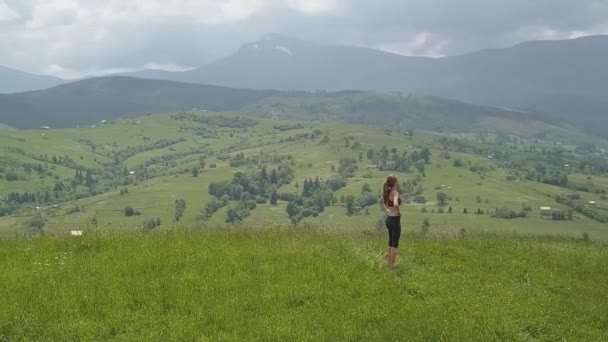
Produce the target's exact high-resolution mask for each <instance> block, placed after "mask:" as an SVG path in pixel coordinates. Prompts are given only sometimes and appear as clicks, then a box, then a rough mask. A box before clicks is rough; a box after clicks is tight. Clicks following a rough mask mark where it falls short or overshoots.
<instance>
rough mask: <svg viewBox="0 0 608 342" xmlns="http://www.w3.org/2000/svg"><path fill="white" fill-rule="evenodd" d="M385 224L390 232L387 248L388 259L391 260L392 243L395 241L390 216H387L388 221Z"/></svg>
mask: <svg viewBox="0 0 608 342" xmlns="http://www.w3.org/2000/svg"><path fill="white" fill-rule="evenodd" d="M384 224H385V225H386V230H387V232H388V248H387V249H386V261H387V262H389V260H390V259H391V251H392V249H391V245H392V243H393V234H392V233H391V225H390V217H389V216H387V217H386V221H384Z"/></svg>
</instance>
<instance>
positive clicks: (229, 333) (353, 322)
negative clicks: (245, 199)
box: [0, 226, 608, 341]
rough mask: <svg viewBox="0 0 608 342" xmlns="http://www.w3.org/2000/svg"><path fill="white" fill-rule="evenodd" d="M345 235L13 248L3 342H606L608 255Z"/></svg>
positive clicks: (219, 234)
mask: <svg viewBox="0 0 608 342" xmlns="http://www.w3.org/2000/svg"><path fill="white" fill-rule="evenodd" d="M335 228H337V229H339V230H340V231H339V232H337V231H332V232H327V231H326V232H317V231H313V230H306V229H294V230H283V229H280V227H275V229H271V230H266V231H254V232H252V231H248V232H245V231H216V230H212V231H207V232H200V231H199V232H194V231H190V230H181V231H173V232H172V233H166V234H165V233H163V234H154V233H151V234H132V235H120V236H116V235H111V234H110V235H108V234H99V233H94V232H91V234H90V235H87V234H85V236H83V237H79V238H67V237H59V238H41V239H35V240H32V241H24V240H21V241H11V240H0V247H1V248H0V273H2V275H3V281H2V282H0V291H1V292H2V293H3V295H2V296H0V322H1V323H0V339H2V340H9V341H11V340H45V341H48V340H53V341H59V340H62V341H63V340H147V341H161V340H162V341H168V340H169V341H172V340H203V341H207V340H229V341H244V340H268V341H275V340H276V341H284V340H298V341H304V340H317V341H318V340H344V341H353V340H357V341H361V340H366V341H372V340H373V341H377V340H383V341H389V340H390V341H396V340H407V341H432V340H449V341H496V340H508V341H555V340H567V341H602V340H605V339H606V338H608V335H606V334H607V331H608V330H607V329H606V327H607V326H608V318H607V316H606V315H605V312H606V311H607V310H608V292H607V291H606V287H605V284H606V283H608V269H607V268H606V267H605V265H606V263H607V262H608V249H606V246H601V245H596V244H592V243H589V242H586V241H582V240H568V239H550V238H522V237H508V236H503V237H496V236H467V235H464V236H434V235H428V236H423V235H419V234H416V235H413V234H407V235H405V236H404V237H403V243H402V246H401V256H400V260H399V263H398V265H397V268H396V269H387V268H386V267H385V266H384V261H383V256H382V254H383V252H384V249H385V244H386V241H385V236H384V234H377V233H374V232H368V233H366V234H363V233H345V231H346V230H347V229H346V228H347V227H340V226H338V227H335ZM41 284H44V286H41Z"/></svg>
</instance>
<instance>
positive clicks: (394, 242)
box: [380, 176, 401, 267]
mask: <svg viewBox="0 0 608 342" xmlns="http://www.w3.org/2000/svg"><path fill="white" fill-rule="evenodd" d="M380 204H381V205H382V207H383V208H384V210H386V215H387V216H386V228H387V229H388V251H387V259H388V266H389V267H394V266H395V261H396V260H397V249H398V248H399V238H400V237H401V212H400V211H399V206H400V205H401V196H399V179H398V178H397V176H388V178H387V179H386V182H384V185H383V187H382V198H381V199H380Z"/></svg>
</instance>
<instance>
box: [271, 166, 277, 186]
mask: <svg viewBox="0 0 608 342" xmlns="http://www.w3.org/2000/svg"><path fill="white" fill-rule="evenodd" d="M277 183H279V175H278V174H277V170H275V169H272V171H271V172H270V184H277Z"/></svg>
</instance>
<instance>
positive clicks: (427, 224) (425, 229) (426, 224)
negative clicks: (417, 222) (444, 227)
mask: <svg viewBox="0 0 608 342" xmlns="http://www.w3.org/2000/svg"><path fill="white" fill-rule="evenodd" d="M430 227H431V222H430V221H429V218H428V217H425V218H424V220H422V225H421V227H420V228H421V229H422V233H424V234H426V233H428V232H429V228H430Z"/></svg>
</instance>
